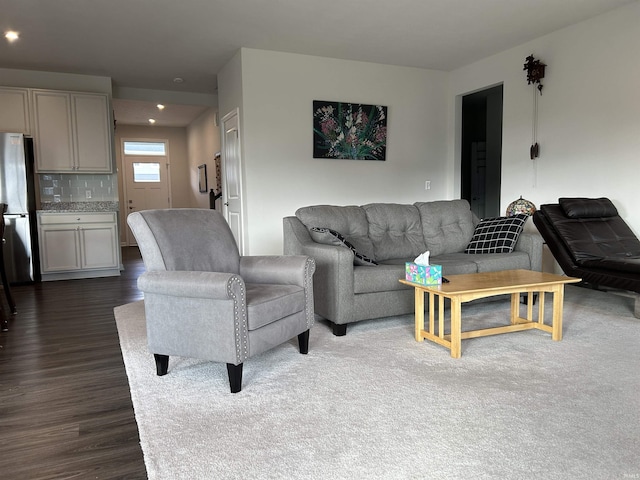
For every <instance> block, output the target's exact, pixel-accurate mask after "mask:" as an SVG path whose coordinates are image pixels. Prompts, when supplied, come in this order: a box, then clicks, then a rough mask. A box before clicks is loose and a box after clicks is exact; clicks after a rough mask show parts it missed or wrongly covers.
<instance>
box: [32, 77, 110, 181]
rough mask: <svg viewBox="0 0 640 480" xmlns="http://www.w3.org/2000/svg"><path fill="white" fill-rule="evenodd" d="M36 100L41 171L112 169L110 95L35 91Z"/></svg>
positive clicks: (88, 171) (38, 156)
mask: <svg viewBox="0 0 640 480" xmlns="http://www.w3.org/2000/svg"><path fill="white" fill-rule="evenodd" d="M32 102H33V117H34V131H35V137H36V142H35V146H36V167H37V170H38V172H41V173H48V172H49V173H60V172H67V173H111V172H112V168H113V163H112V149H111V129H110V118H111V116H110V114H109V97H108V95H106V94H94V93H73V92H62V91H56V90H33V91H32Z"/></svg>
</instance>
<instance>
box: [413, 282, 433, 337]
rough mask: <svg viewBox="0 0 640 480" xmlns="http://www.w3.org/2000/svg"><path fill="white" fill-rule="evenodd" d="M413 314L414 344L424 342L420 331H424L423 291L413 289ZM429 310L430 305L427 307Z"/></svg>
mask: <svg viewBox="0 0 640 480" xmlns="http://www.w3.org/2000/svg"><path fill="white" fill-rule="evenodd" d="M414 308H415V312H416V325H415V337H416V342H421V341H422V340H424V338H423V337H422V330H424V291H422V290H421V289H419V288H416V289H415V306H414ZM429 308H431V305H429Z"/></svg>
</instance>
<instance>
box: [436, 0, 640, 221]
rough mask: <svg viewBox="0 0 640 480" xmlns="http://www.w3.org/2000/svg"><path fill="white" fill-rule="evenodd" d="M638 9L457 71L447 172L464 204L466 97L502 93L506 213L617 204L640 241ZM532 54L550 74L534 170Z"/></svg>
mask: <svg viewBox="0 0 640 480" xmlns="http://www.w3.org/2000/svg"><path fill="white" fill-rule="evenodd" d="M639 25H640V3H638V2H636V3H633V4H631V5H628V6H626V7H622V8H620V9H617V10H614V11H612V12H610V13H607V14H604V15H601V16H599V17H596V18H594V19H591V20H588V21H585V22H582V23H579V24H577V25H574V26H571V27H568V28H565V29H563V30H560V31H558V32H555V33H553V34H550V35H547V36H544V37H541V38H539V39H536V40H534V41H531V42H529V43H527V44H524V45H521V46H518V47H516V48H513V49H510V50H508V51H506V52H503V53H500V54H498V55H494V56H492V57H490V58H487V59H485V60H482V61H479V62H477V63H474V64H472V65H468V66H466V67H464V68H461V69H459V70H456V71H454V72H452V73H451V75H450V96H449V100H450V102H449V117H448V118H449V136H448V144H449V146H450V149H449V156H448V171H449V173H450V175H451V179H452V183H451V188H452V190H451V193H452V195H453V196H458V195H459V183H460V175H459V174H460V172H459V164H460V160H459V158H460V155H459V150H458V149H457V148H455V147H457V146H458V142H457V141H456V139H457V138H458V135H459V126H457V125H456V121H457V119H459V116H457V112H458V109H459V96H460V95H462V94H466V93H469V92H472V91H475V90H478V89H482V88H485V87H487V86H491V85H495V84H498V83H503V84H504V125H503V150H502V191H501V205H502V208H503V209H505V208H506V206H507V205H508V204H509V202H511V201H512V200H514V199H516V198H518V197H519V196H520V195H523V196H524V197H525V198H527V199H529V200H531V201H533V202H534V203H535V204H536V205H540V204H542V203H556V202H557V200H558V198H559V197H571V196H584V197H599V196H606V197H609V198H611V200H612V201H613V202H614V204H615V205H616V207H617V208H618V210H619V212H620V214H621V215H622V216H623V218H625V220H627V222H628V223H629V224H630V226H631V228H632V229H634V231H635V233H636V234H640V210H638V208H637V204H638V200H637V191H638V166H639V164H640V93H638V92H639V90H638V79H639V78H640V57H639V56H638V54H637V49H638V47H639V46H640V28H639ZM530 54H533V55H534V56H535V57H536V58H537V59H540V60H541V61H542V62H544V63H546V64H547V69H546V76H545V77H546V78H545V79H544V80H543V82H542V83H543V85H544V88H543V91H542V96H541V97H539V98H538V100H539V103H538V108H539V124H538V143H539V144H540V157H539V159H537V160H534V161H532V160H530V158H529V146H530V145H531V128H532V108H533V107H532V106H533V100H532V89H533V87H532V86H530V85H527V81H526V72H524V71H523V65H524V63H525V58H526V57H527V56H528V55H530Z"/></svg>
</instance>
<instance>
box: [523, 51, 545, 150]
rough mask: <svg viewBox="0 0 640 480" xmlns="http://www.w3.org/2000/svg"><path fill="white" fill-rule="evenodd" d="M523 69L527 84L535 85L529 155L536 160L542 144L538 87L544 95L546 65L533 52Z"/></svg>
mask: <svg viewBox="0 0 640 480" xmlns="http://www.w3.org/2000/svg"><path fill="white" fill-rule="evenodd" d="M525 60H526V62H525V64H524V68H523V70H525V71H526V72H527V84H528V85H533V86H534V87H535V89H534V90H533V122H532V123H533V126H532V131H531V147H530V148H529V157H530V158H531V160H534V159H536V158H538V157H539V156H540V145H539V144H538V95H537V94H536V89H537V90H538V92H540V95H542V83H541V80H542V79H543V78H544V70H545V67H546V65H545V64H544V63H542V62H541V61H540V60H536V59H535V58H534V57H533V54H531V55H529V56H528V57H527V58H526V59H525ZM536 85H537V86H536Z"/></svg>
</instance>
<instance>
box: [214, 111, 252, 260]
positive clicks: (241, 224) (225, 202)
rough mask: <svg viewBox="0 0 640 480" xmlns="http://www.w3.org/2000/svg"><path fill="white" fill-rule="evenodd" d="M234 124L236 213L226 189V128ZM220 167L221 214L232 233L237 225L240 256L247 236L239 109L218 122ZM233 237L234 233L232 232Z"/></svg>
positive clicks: (242, 253)
mask: <svg viewBox="0 0 640 480" xmlns="http://www.w3.org/2000/svg"><path fill="white" fill-rule="evenodd" d="M234 117H235V122H236V130H237V142H238V144H237V154H238V172H237V173H238V186H237V189H238V199H237V201H238V208H237V211H235V212H234V211H230V209H229V200H230V198H229V191H228V188H227V137H226V134H227V131H228V130H229V131H230V129H229V127H228V126H227V125H228V124H229V123H230V120H232V119H234ZM220 143H221V146H220V147H221V148H220V155H221V157H220V166H221V175H222V213H223V215H224V217H225V219H226V220H227V223H228V224H229V226H231V229H232V231H233V225H237V228H238V229H239V230H240V231H239V232H238V235H237V238H236V242H237V244H238V250H239V251H240V255H244V254H245V247H246V235H247V226H246V222H245V220H246V213H245V210H244V209H245V202H244V182H245V178H244V167H243V162H242V132H241V128H240V109H238V108H234V109H233V110H231V111H230V112H229V113H227V114H226V115H225V116H224V117H222V120H221V122H220ZM232 214H234V215H236V216H239V219H237V221H236V220H234V219H232V218H231V215H232ZM234 236H235V232H234Z"/></svg>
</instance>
